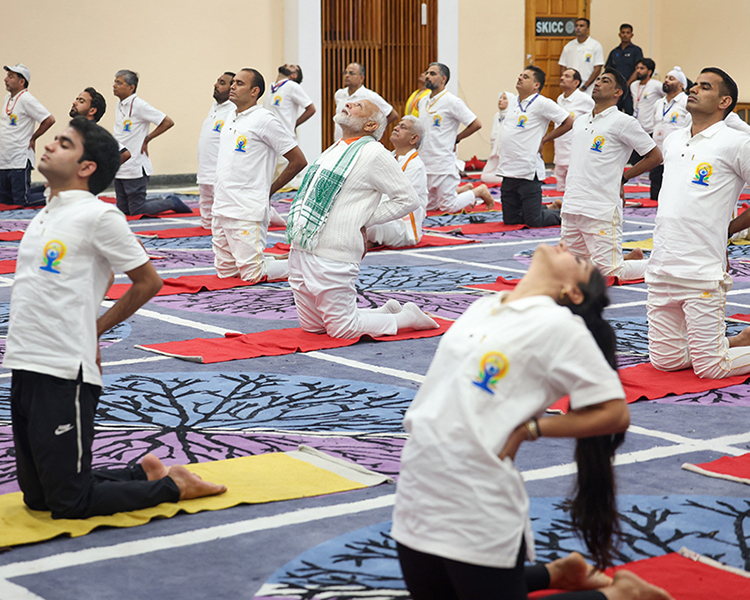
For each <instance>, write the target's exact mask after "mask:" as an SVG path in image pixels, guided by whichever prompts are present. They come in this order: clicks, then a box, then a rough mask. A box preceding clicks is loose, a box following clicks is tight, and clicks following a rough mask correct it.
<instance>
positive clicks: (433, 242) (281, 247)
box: [264, 234, 481, 254]
mask: <svg viewBox="0 0 750 600" xmlns="http://www.w3.org/2000/svg"><path fill="white" fill-rule="evenodd" d="M478 243H481V242H480V241H479V240H462V239H461V238H452V237H443V236H439V235H427V234H425V235H423V236H422V239H421V240H419V243H418V244H417V245H416V246H403V247H401V248H391V247H389V246H376V247H375V248H370V249H369V250H368V252H378V251H380V250H413V249H415V248H434V247H436V246H460V245H462V244H478ZM291 248H292V247H291V246H290V245H289V244H286V243H284V242H276V243H275V244H274V245H273V246H271V247H270V248H266V249H265V250H264V252H266V253H267V254H286V253H287V252H289V250H291Z"/></svg>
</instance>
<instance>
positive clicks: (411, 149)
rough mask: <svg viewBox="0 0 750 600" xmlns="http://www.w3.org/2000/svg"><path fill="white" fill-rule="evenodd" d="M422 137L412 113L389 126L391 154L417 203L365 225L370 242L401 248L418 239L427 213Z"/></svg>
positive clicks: (413, 244) (420, 124)
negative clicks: (403, 213)
mask: <svg viewBox="0 0 750 600" xmlns="http://www.w3.org/2000/svg"><path fill="white" fill-rule="evenodd" d="M423 137H424V127H423V126H422V122H421V121H420V120H419V119H417V118H416V117H414V116H412V115H407V116H405V117H404V118H403V119H401V121H400V122H399V123H398V125H396V126H395V127H394V128H393V133H392V134H391V143H392V144H393V147H394V148H395V150H394V151H393V156H394V158H395V159H396V161H397V162H398V165H399V166H400V167H401V170H402V171H403V172H404V175H406V177H407V179H408V180H409V183H411V186H412V187H413V188H414V191H415V192H416V193H417V196H418V197H419V206H418V207H417V208H416V209H415V210H413V211H412V212H410V213H409V214H408V215H407V216H405V217H402V218H401V219H394V220H393V221H388V222H387V223H382V224H381V225H373V226H372V227H368V228H367V241H368V242H369V243H370V245H372V246H390V247H391V248H402V247H404V246H415V245H416V244H418V243H419V240H421V239H422V222H423V221H424V218H425V216H426V215H427V172H426V171H425V167H424V163H423V162H422V159H421V158H420V156H419V152H418V150H419V147H420V145H421V143H422V138H423ZM383 201H387V199H386V198H383Z"/></svg>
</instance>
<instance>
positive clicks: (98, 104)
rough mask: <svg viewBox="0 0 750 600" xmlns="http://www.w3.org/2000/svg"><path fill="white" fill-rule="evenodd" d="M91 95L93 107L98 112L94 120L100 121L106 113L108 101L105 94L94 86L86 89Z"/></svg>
mask: <svg viewBox="0 0 750 600" xmlns="http://www.w3.org/2000/svg"><path fill="white" fill-rule="evenodd" d="M83 91H84V92H86V93H87V94H88V95H89V96H91V108H95V109H96V114H95V115H94V122H95V123H98V122H99V121H100V120H101V118H102V117H103V116H104V113H105V112H107V101H106V100H105V99H104V96H102V95H101V94H100V93H99V92H97V91H96V90H95V89H94V88H92V87H87V88H86V89H85V90H83Z"/></svg>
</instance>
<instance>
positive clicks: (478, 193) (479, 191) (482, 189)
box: [474, 184, 495, 210]
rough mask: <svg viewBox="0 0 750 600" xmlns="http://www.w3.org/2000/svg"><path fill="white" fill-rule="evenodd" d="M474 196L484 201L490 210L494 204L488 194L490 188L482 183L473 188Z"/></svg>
mask: <svg viewBox="0 0 750 600" xmlns="http://www.w3.org/2000/svg"><path fill="white" fill-rule="evenodd" d="M474 198H476V199H478V200H481V201H482V202H484V204H485V206H486V207H487V210H492V207H494V206H495V199H494V198H493V197H492V194H490V189H489V188H488V187H487V186H486V185H484V184H482V185H480V186H477V187H475V188H474Z"/></svg>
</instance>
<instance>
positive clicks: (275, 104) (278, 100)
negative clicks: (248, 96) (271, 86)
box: [273, 96, 281, 106]
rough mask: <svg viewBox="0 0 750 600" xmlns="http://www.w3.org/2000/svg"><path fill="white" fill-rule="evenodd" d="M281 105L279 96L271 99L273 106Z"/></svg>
mask: <svg viewBox="0 0 750 600" xmlns="http://www.w3.org/2000/svg"><path fill="white" fill-rule="evenodd" d="M280 104H281V96H274V97H273V105H274V106H279V105H280Z"/></svg>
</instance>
